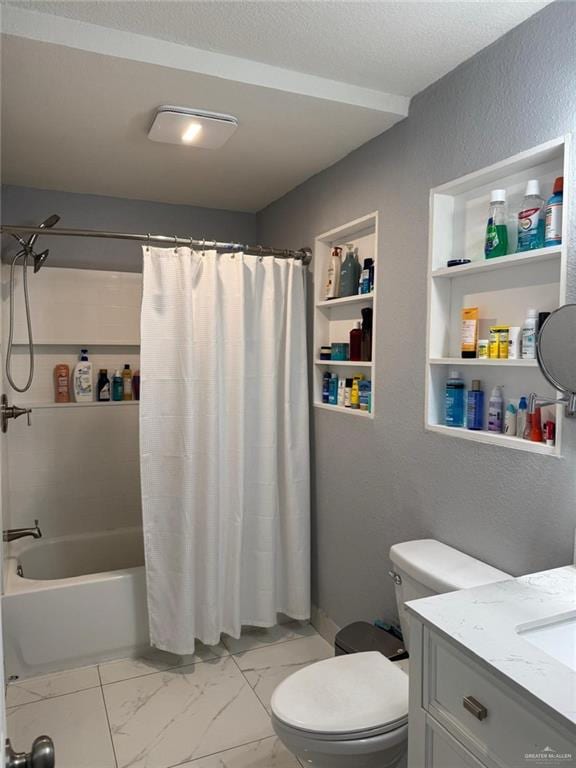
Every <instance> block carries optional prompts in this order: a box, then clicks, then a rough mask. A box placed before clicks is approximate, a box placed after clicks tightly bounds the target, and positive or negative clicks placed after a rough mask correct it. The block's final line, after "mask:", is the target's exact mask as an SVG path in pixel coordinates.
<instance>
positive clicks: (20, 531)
mask: <svg viewBox="0 0 576 768" xmlns="http://www.w3.org/2000/svg"><path fill="white" fill-rule="evenodd" d="M25 536H32V538H33V539H41V538H42V531H41V530H40V528H39V526H38V520H34V528H9V529H8V530H6V531H3V532H2V539H3V540H4V541H15V540H16V539H23V538H24V537H25Z"/></svg>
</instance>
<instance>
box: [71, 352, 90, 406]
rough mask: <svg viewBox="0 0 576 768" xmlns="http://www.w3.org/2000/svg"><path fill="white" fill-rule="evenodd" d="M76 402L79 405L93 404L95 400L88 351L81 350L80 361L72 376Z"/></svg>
mask: <svg viewBox="0 0 576 768" xmlns="http://www.w3.org/2000/svg"><path fill="white" fill-rule="evenodd" d="M72 382H73V391H74V400H75V401H76V402H77V403H85V402H91V401H92V400H93V399H94V390H93V384H92V363H91V362H89V360H88V350H87V349H81V350H80V361H79V362H78V363H76V365H75V366H74V373H73V374H72Z"/></svg>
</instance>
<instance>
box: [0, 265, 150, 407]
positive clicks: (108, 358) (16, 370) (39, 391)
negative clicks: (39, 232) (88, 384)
mask: <svg viewBox="0 0 576 768" xmlns="http://www.w3.org/2000/svg"><path fill="white" fill-rule="evenodd" d="M8 275H9V268H8V267H7V265H4V267H3V279H4V285H7V284H8V283H7V280H8ZM21 280H22V274H21V270H19V269H18V270H17V271H16V287H15V298H16V311H15V323H14V347H13V355H12V372H13V375H14V377H15V380H16V382H17V383H18V382H24V381H26V379H27V377H28V366H29V359H28V341H27V329H26V316H25V313H24V306H23V300H22V285H21ZM28 286H29V290H30V306H31V316H32V326H33V330H34V347H35V375H34V381H33V383H32V386H31V388H30V389H29V390H28V392H25V393H21V394H20V393H19V394H18V397H17V403H18V405H21V406H28V407H33V408H46V407H50V408H67V407H82V406H84V405H87V406H92V405H94V406H100V407H102V408H106V407H109V406H111V405H115V406H121V405H131V404H132V402H133V401H120V402H118V403H108V402H103V403H98V402H93V403H90V402H89V403H64V404H62V403H54V374H53V372H54V367H55V366H56V365H58V364H59V363H65V364H67V365H68V366H69V368H70V371H72V370H73V368H74V365H75V364H76V362H77V361H78V358H79V351H80V349H81V348H83V347H85V348H87V349H88V355H89V359H90V361H91V362H92V368H93V374H94V384H96V379H97V377H98V370H99V369H100V368H106V369H107V370H108V375H109V376H110V375H112V374H113V373H114V371H115V370H116V369H120V370H121V369H122V368H123V367H124V364H125V363H128V364H129V365H130V368H131V369H132V370H133V371H134V370H136V369H138V368H139V367H140V306H141V296H142V275H141V274H135V273H130V272H111V271H103V270H102V271H101V270H89V269H64V268H62V269H61V268H50V267H44V268H43V269H42V270H41V271H40V272H38V273H37V274H36V275H32V274H31V270H29V273H28ZM4 299H5V300H4V303H3V311H4V334H5V336H6V334H7V331H8V300H7V296H6V295H5V297H4Z"/></svg>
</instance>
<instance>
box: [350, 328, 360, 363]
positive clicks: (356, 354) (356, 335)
mask: <svg viewBox="0 0 576 768" xmlns="http://www.w3.org/2000/svg"><path fill="white" fill-rule="evenodd" d="M350 360H362V323H361V322H360V321H358V322H357V323H356V327H355V328H353V329H352V330H351V331H350Z"/></svg>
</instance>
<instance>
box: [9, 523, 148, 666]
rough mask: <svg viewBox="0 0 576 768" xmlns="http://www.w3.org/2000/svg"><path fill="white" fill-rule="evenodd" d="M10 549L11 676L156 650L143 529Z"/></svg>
mask: <svg viewBox="0 0 576 768" xmlns="http://www.w3.org/2000/svg"><path fill="white" fill-rule="evenodd" d="M6 549H7V552H6V559H5V563H4V597H3V624H4V654H5V665H6V674H7V676H11V675H17V676H19V677H31V676H33V675H41V674H45V673H47V672H52V671H57V670H61V669H67V668H70V667H76V666H81V665H83V664H91V663H95V662H97V661H104V660H106V659H113V658H119V657H122V656H128V655H130V654H132V653H134V652H135V651H136V650H137V649H139V648H142V647H145V646H147V645H148V614H147V608H146V583H145V574H144V548H143V542H142V530H141V529H139V528H125V529H122V530H119V531H110V532H106V533H92V534H86V535H79V536H62V537H60V538H55V539H40V540H36V539H21V540H20V541H17V542H14V543H12V544H9V545H8V546H7V548H6ZM19 567H20V568H21V569H22V572H23V575H22V576H21V575H19V573H18V571H19Z"/></svg>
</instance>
